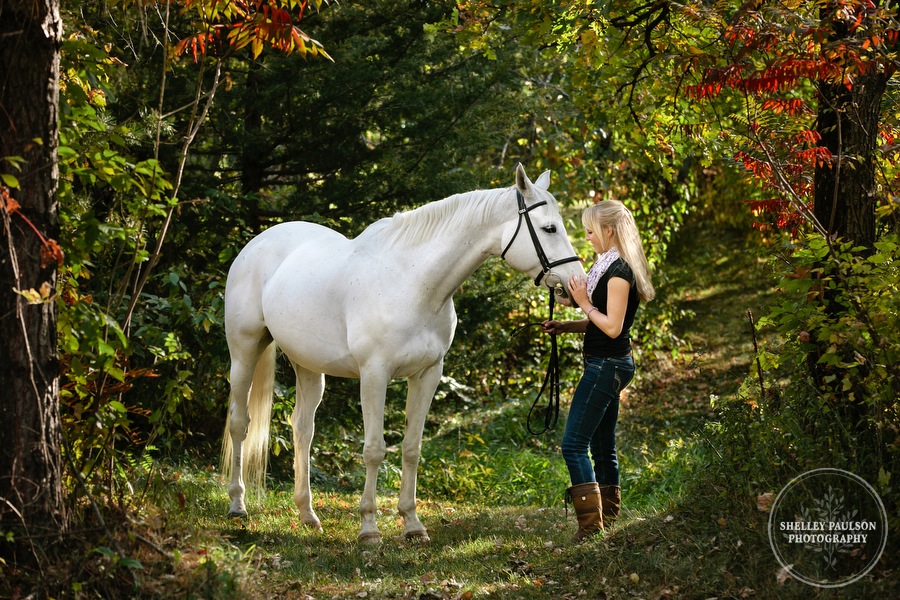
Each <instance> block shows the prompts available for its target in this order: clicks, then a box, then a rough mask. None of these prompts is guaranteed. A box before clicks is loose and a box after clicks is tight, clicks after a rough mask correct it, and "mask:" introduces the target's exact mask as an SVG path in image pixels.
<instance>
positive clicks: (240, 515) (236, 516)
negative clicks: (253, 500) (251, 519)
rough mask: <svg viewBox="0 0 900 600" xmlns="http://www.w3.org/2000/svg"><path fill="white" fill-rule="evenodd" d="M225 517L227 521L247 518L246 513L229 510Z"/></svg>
mask: <svg viewBox="0 0 900 600" xmlns="http://www.w3.org/2000/svg"><path fill="white" fill-rule="evenodd" d="M227 516H228V518H229V519H243V518H245V517H246V516H247V511H237V510H229V511H228V515H227Z"/></svg>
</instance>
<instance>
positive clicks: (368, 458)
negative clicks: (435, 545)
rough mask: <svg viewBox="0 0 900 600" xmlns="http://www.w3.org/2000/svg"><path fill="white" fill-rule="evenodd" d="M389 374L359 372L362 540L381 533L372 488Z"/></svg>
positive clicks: (376, 537)
mask: <svg viewBox="0 0 900 600" xmlns="http://www.w3.org/2000/svg"><path fill="white" fill-rule="evenodd" d="M389 382H390V376H389V375H387V374H386V373H384V372H383V371H381V370H368V371H366V372H363V373H361V374H360V382H359V388H360V403H361V405H362V413H363V427H364V429H365V437H366V440H365V444H364V446H363V461H364V462H365V464H366V484H365V487H364V488H363V493H362V498H361V499H360V502H359V514H360V517H361V518H362V528H361V530H360V533H359V536H358V538H357V539H358V540H359V541H360V542H364V543H370V544H377V543H378V542H380V541H381V532H380V531H379V530H378V524H377V523H376V520H375V513H376V509H377V508H378V505H377V503H376V500H375V490H376V487H377V485H378V469H379V468H381V463H382V461H383V460H384V455H385V451H386V447H385V443H384V401H385V395H386V393H387V385H388V383H389Z"/></svg>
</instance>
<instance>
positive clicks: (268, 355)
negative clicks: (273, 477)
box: [221, 342, 275, 489]
mask: <svg viewBox="0 0 900 600" xmlns="http://www.w3.org/2000/svg"><path fill="white" fill-rule="evenodd" d="M274 391H275V343H274V342H272V343H271V344H269V345H268V346H267V347H266V349H265V350H263V353H262V354H261V355H260V357H259V360H258V361H257V362H256V368H255V369H254V370H253V383H252V384H251V386H250V402H249V405H248V406H247V414H248V415H249V416H250V425H249V427H248V428H247V437H246V438H245V439H244V444H243V453H242V454H243V461H242V465H243V469H242V470H243V475H244V481H245V482H247V483H248V484H249V485H251V486H255V487H257V488H258V489H262V488H263V487H264V485H265V482H266V466H267V464H268V461H269V423H270V420H271V417H272V397H273V395H274ZM232 401H233V399H232ZM230 425H231V410H230V409H229V411H228V417H227V418H226V420H225V435H224V436H223V438H222V456H221V463H222V464H221V469H222V471H221V472H222V473H223V475H224V476H225V479H230V478H231V467H232V464H233V463H232V452H233V450H234V448H233V446H232V443H231V433H230Z"/></svg>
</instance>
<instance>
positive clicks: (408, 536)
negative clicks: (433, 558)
mask: <svg viewBox="0 0 900 600" xmlns="http://www.w3.org/2000/svg"><path fill="white" fill-rule="evenodd" d="M400 538H401V539H402V540H403V541H405V542H418V543H420V544H427V543H428V542H430V541H431V538H430V537H428V532H427V531H425V530H424V529H422V530H420V531H407V532H406V533H404V534H403V535H401V536H400Z"/></svg>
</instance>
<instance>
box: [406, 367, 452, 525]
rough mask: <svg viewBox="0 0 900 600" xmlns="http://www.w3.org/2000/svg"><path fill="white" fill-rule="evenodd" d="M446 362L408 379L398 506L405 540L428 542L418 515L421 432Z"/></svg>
mask: <svg viewBox="0 0 900 600" xmlns="http://www.w3.org/2000/svg"><path fill="white" fill-rule="evenodd" d="M442 372H443V361H441V362H438V363H437V364H435V365H432V366H431V367H429V368H428V369H425V370H424V371H423V372H421V373H419V374H418V375H416V376H415V377H410V378H409V384H408V385H409V389H408V391H407V396H406V433H405V434H404V436H403V471H402V474H401V477H400V499H399V502H398V505H397V508H398V510H399V511H400V515H401V516H402V517H403V524H404V530H403V537H404V538H405V539H420V540H422V541H426V542H427V541H428V532H427V531H426V530H425V526H424V525H422V523H421V521H419V517H418V516H417V515H416V480H417V478H418V468H419V457H420V456H421V454H422V432H423V430H424V429H425V417H426V416H427V415H428V409H429V408H430V407H431V400H432V399H433V398H434V392H435V390H436V389H437V386H438V384H439V383H440V381H441V373H442Z"/></svg>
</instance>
